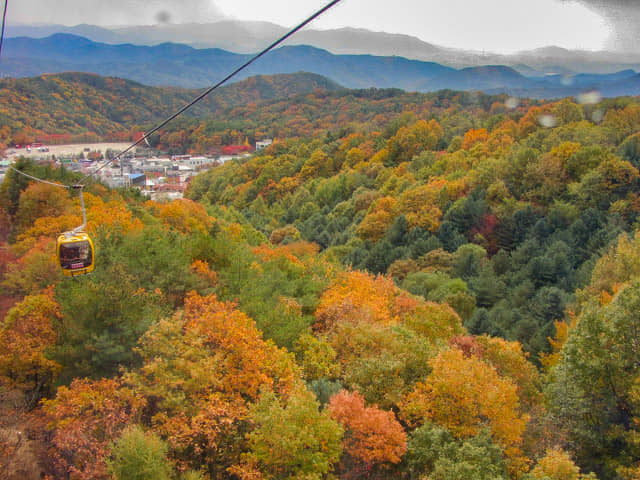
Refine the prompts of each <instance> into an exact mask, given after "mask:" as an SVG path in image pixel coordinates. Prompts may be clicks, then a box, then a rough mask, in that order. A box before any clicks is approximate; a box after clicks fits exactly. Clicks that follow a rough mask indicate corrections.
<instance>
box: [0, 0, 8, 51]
mask: <svg viewBox="0 0 640 480" xmlns="http://www.w3.org/2000/svg"><path fill="white" fill-rule="evenodd" d="M8 4H9V0H4V12H3V13H2V31H0V54H1V53H2V42H3V40H4V25H5V21H6V19H7V5H8Z"/></svg>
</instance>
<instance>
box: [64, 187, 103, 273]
mask: <svg viewBox="0 0 640 480" xmlns="http://www.w3.org/2000/svg"><path fill="white" fill-rule="evenodd" d="M73 188H78V189H80V205H81V206H82V225H80V226H79V227H76V228H74V229H73V230H71V231H70V232H65V233H63V234H62V235H60V236H59V237H58V241H57V242H56V255H57V256H58V261H59V262H60V267H61V268H62V273H63V274H64V275H66V276H68V277H74V276H76V275H84V274H87V273H91V272H93V269H94V267H95V248H94V247H93V242H92V241H91V237H89V235H87V234H86V233H85V232H84V227H85V226H86V224H87V214H86V212H85V209H84V197H83V195H82V185H74V187H73Z"/></svg>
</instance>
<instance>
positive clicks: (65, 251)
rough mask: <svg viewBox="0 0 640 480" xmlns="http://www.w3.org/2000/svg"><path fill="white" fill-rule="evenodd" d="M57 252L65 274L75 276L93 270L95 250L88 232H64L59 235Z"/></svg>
mask: <svg viewBox="0 0 640 480" xmlns="http://www.w3.org/2000/svg"><path fill="white" fill-rule="evenodd" d="M56 253H57V255H58V260H59V261H60V267H61V268H62V273H63V274H64V275H66V276H68V277H73V276H75V275H84V274H86V273H91V272H93V268H94V266H95V265H94V262H95V250H94V248H93V242H92V241H91V238H90V237H89V235H87V234H86V233H84V232H73V231H71V232H66V233H63V234H62V235H60V236H59V237H58V242H57V246H56Z"/></svg>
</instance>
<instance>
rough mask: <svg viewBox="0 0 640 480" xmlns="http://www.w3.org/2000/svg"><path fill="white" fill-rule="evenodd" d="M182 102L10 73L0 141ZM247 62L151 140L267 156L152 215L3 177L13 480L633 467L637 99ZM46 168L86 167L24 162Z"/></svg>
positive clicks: (63, 135) (83, 130) (102, 81)
mask: <svg viewBox="0 0 640 480" xmlns="http://www.w3.org/2000/svg"><path fill="white" fill-rule="evenodd" d="M193 93H194V92H190V91H187V90H177V89H159V88H152V87H145V86H142V85H139V84H136V83H133V82H128V81H124V80H119V79H111V78H102V77H98V76H95V75H86V74H63V75H50V76H42V77H36V78H31V79H20V80H17V79H10V80H7V79H3V80H1V81H0V142H2V143H3V144H4V146H6V147H8V146H10V145H13V144H20V143H28V142H34V141H47V142H49V143H55V142H56V141H57V142H59V143H62V142H64V141H76V140H80V139H92V140H113V139H119V140H129V139H130V138H131V136H132V135H134V134H135V133H136V132H139V131H145V130H147V129H149V128H150V127H151V126H152V125H153V123H154V122H156V121H158V120H160V119H161V118H162V116H163V115H166V114H167V113H168V112H171V111H172V110H173V109H174V107H176V106H180V105H181V104H182V103H183V102H184V99H187V98H190V97H191V96H192V94H193ZM581 100H582V101H578V100H577V99H574V98H565V99H558V100H554V101H540V100H528V99H517V100H516V99H513V98H509V97H508V96H507V95H494V96H489V95H485V94H482V93H469V92H465V93H461V92H454V91H448V90H445V91H440V92H436V93H429V94H416V93H407V92H404V91H401V90H395V89H390V90H378V89H370V90H346V89H342V88H340V87H338V86H337V85H335V84H333V83H331V82H329V81H326V80H324V79H322V78H321V77H318V76H314V75H308V74H295V75H282V76H274V77H254V78H250V79H248V80H244V81H243V82H239V83H238V84H234V85H232V86H230V87H225V89H224V90H223V91H221V92H220V94H219V95H218V96H214V97H212V98H211V99H210V100H208V101H207V102H206V103H203V104H202V105H201V106H199V107H198V109H197V110H195V111H194V112H191V114H190V115H189V116H185V117H182V118H181V119H178V120H177V121H175V122H174V123H172V124H169V125H167V126H166V127H164V128H163V129H162V131H160V132H159V134H158V135H156V136H153V137H152V138H151V139H150V142H151V146H152V147H153V148H155V149H157V150H158V151H162V152H170V153H194V154H196V153H197V154H204V153H211V152H215V151H217V150H219V149H220V148H221V147H223V146H225V145H231V144H238V143H242V142H245V143H253V142H255V141H256V140H261V139H263V138H273V139H274V142H273V144H272V145H270V146H269V147H267V148H265V149H263V150H261V151H259V152H257V153H254V154H252V155H251V156H249V157H246V158H243V159H235V160H231V161H228V162H226V163H224V164H222V165H220V166H218V167H215V168H212V169H209V170H206V171H203V172H202V173H200V174H198V175H197V176H196V177H194V178H193V180H192V181H191V183H190V185H189V187H188V190H187V191H186V193H185V198H183V199H180V200H174V201H172V202H160V201H151V200H148V199H147V198H145V197H143V196H142V195H141V194H140V193H139V192H138V191H137V190H133V189H131V190H129V189H121V190H113V189H108V188H107V187H105V186H104V185H102V184H100V183H98V182H97V181H95V180H88V183H87V184H86V186H85V193H84V201H85V204H86V208H87V220H88V223H87V232H88V233H89V234H90V235H91V236H92V238H93V242H94V243H95V245H96V268H95V271H94V272H93V273H92V274H90V275H86V276H83V277H82V278H70V277H65V276H63V275H62V273H61V271H60V268H59V266H58V264H57V263H56V256H55V243H56V242H55V239H56V237H57V235H58V234H60V233H61V232H64V231H67V230H70V229H72V228H73V227H75V226H77V225H79V224H80V223H81V211H80V206H79V199H78V197H77V195H75V194H73V192H69V191H67V190H66V189H61V188H58V187H55V186H53V185H50V184H45V183H39V182H33V181H31V180H30V179H29V178H27V177H24V176H22V175H19V174H17V173H16V172H15V171H9V172H8V173H7V175H6V177H5V180H4V182H3V183H2V184H1V185H0V257H1V259H0V319H1V320H0V411H1V412H0V413H1V414H0V476H2V477H3V478H22V479H30V478H41V477H44V478H50V479H69V480H71V479H73V480H88V479H116V480H124V479H174V480H217V479H238V480H259V479H264V480H285V479H307V480H311V479H318V480H319V479H332V478H333V479H344V480H356V479H388V478H397V479H406V480H468V479H477V480H516V479H518V480H595V479H600V480H637V479H638V478H640V350H639V347H638V339H639V338H640V234H639V233H638V232H637V230H638V226H639V221H640V217H639V215H640V190H639V187H640V171H639V169H640V101H639V100H638V99H637V98H612V99H600V98H596V99H587V100H585V99H581ZM14 167H15V168H16V169H19V170H22V171H24V172H25V173H28V174H30V175H32V176H34V177H37V178H42V179H46V180H48V181H51V182H54V183H55V182H59V183H64V184H66V185H69V184H72V183H73V182H76V181H78V180H79V179H80V178H81V177H80V176H79V175H78V174H75V173H72V172H71V171H69V170H66V169H64V168H59V167H56V166H55V165H52V164H39V163H37V162H34V161H32V160H28V159H24V158H22V159H20V160H18V162H17V163H16V164H15V165H14Z"/></svg>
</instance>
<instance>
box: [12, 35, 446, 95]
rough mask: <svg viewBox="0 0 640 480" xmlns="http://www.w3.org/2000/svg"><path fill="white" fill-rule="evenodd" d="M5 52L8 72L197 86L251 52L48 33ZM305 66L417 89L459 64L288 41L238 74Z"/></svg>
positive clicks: (344, 80) (351, 81)
mask: <svg viewBox="0 0 640 480" xmlns="http://www.w3.org/2000/svg"><path fill="white" fill-rule="evenodd" d="M3 57H4V65H3V73H4V74H5V76H33V75H38V74H41V73H59V72H64V71H82V72H92V73H97V74H100V75H109V76H118V77H122V78H127V79H130V80H135V81H138V82H140V83H144V84H147V85H155V86H160V85H165V86H182V87H190V88H197V87H205V86H209V85H211V84H213V83H215V82H217V81H218V80H220V79H222V78H223V77H224V76H226V75H227V74H228V73H229V72H231V71H233V70H234V69H236V68H237V67H239V66H240V65H242V64H243V63H244V62H246V61H247V60H248V59H249V58H250V57H251V56H250V55H244V54H236V53H231V52H228V51H225V50H221V49H194V48H192V47H189V46H186V45H179V44H172V43H164V44H161V45H157V46H153V47H144V46H134V45H130V44H125V45H108V44H104V43H97V42H92V41H91V40H87V39H85V38H82V37H77V36H73V35H68V34H56V35H52V36H50V37H47V38H43V39H33V38H26V37H18V38H9V39H7V41H6V47H5V49H4V51H3ZM299 71H305V72H311V73H316V74H320V75H323V76H325V77H328V78H330V79H331V80H333V81H335V82H337V83H339V84H341V85H343V86H345V87H348V88H368V87H380V88H386V87H397V88H402V89H405V90H416V89H417V88H418V84H419V83H420V82H422V81H424V80H425V79H428V78H432V77H434V76H437V75H439V74H442V73H445V72H449V71H453V69H452V68H450V67H445V66H443V65H439V64H436V63H432V62H419V61H416V60H407V59H405V58H401V57H376V56H372V55H333V54H331V53H329V52H327V51H326V50H321V49H318V48H313V47H308V46H287V47H281V48H278V49H276V50H274V51H272V52H270V53H269V54H267V55H265V56H264V57H263V58H261V59H260V60H259V61H257V62H255V63H254V64H253V65H251V66H250V67H249V68H247V69H246V70H244V71H243V72H242V73H241V74H239V75H238V76H237V77H236V78H235V80H236V81H237V80H241V79H243V78H247V77H249V76H253V75H258V74H263V75H271V74H280V73H295V72H299Z"/></svg>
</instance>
